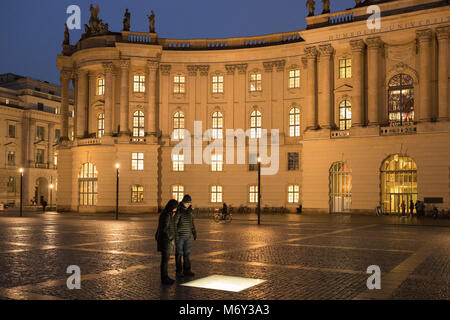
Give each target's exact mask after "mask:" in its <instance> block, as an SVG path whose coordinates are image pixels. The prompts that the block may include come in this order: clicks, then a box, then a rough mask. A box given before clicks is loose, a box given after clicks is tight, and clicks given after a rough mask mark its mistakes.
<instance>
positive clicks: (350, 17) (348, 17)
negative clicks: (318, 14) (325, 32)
mask: <svg viewBox="0 0 450 320" xmlns="http://www.w3.org/2000/svg"><path fill="white" fill-rule="evenodd" d="M353 21H355V15H354V13H344V14H342V13H341V14H337V15H334V16H331V17H329V18H328V25H330V26H333V25H337V24H342V23H348V22H353Z"/></svg>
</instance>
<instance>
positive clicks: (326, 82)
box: [318, 44, 334, 129]
mask: <svg viewBox="0 0 450 320" xmlns="http://www.w3.org/2000/svg"><path fill="white" fill-rule="evenodd" d="M319 50H320V76H319V77H320V78H322V80H321V81H320V82H321V84H322V94H321V95H320V102H319V105H318V118H319V126H320V127H321V128H324V129H329V128H330V127H331V101H332V99H331V97H332V94H333V93H332V86H331V80H332V79H331V75H332V74H333V69H332V67H331V66H332V64H331V57H332V56H333V53H334V49H333V47H332V46H331V45H329V44H325V45H321V46H319Z"/></svg>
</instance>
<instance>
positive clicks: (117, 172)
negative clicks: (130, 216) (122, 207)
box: [116, 163, 120, 220]
mask: <svg viewBox="0 0 450 320" xmlns="http://www.w3.org/2000/svg"><path fill="white" fill-rule="evenodd" d="M119 168H120V164H119V163H116V220H119Z"/></svg>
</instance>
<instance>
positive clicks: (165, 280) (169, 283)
mask: <svg viewBox="0 0 450 320" xmlns="http://www.w3.org/2000/svg"><path fill="white" fill-rule="evenodd" d="M161 282H162V283H163V284H167V285H171V284H174V282H175V280H173V279H170V278H169V277H167V278H165V279H162V280H161Z"/></svg>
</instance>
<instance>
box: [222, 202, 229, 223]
mask: <svg viewBox="0 0 450 320" xmlns="http://www.w3.org/2000/svg"><path fill="white" fill-rule="evenodd" d="M227 214H228V207H227V204H226V203H225V202H224V203H223V206H222V220H225V218H226V217H227Z"/></svg>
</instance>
